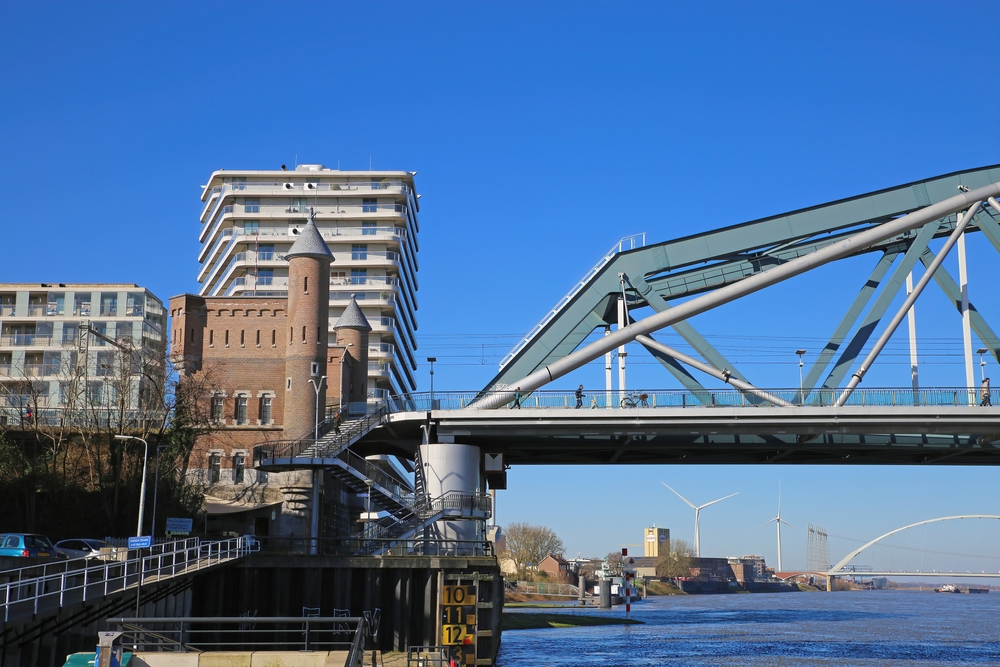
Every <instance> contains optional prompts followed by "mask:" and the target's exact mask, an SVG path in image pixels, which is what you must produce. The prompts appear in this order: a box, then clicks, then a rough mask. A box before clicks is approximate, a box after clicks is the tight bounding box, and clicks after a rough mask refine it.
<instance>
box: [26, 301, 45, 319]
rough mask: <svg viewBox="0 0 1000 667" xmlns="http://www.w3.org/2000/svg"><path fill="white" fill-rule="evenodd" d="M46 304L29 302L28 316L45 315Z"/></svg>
mask: <svg viewBox="0 0 1000 667" xmlns="http://www.w3.org/2000/svg"><path fill="white" fill-rule="evenodd" d="M45 311H46V305H45V304H44V303H42V304H38V303H31V304H28V317H45V314H46V313H45Z"/></svg>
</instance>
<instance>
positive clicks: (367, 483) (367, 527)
mask: <svg viewBox="0 0 1000 667" xmlns="http://www.w3.org/2000/svg"><path fill="white" fill-rule="evenodd" d="M365 486H367V487H368V511H367V512H365V539H366V541H367V540H368V539H370V538H371V534H372V529H371V523H372V487H373V486H375V480H374V479H371V478H369V477H366V478H365ZM366 546H367V545H366Z"/></svg>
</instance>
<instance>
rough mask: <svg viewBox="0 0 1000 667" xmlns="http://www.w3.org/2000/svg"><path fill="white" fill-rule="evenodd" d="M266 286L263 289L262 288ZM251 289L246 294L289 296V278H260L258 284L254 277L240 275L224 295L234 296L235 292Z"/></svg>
mask: <svg viewBox="0 0 1000 667" xmlns="http://www.w3.org/2000/svg"><path fill="white" fill-rule="evenodd" d="M262 287H263V288H265V289H264V290H263V291H261V288H262ZM246 290H250V293H248V294H246V295H245V296H287V294H288V279H287V278H283V279H278V280H276V279H271V280H266V279H263V278H261V279H258V280H257V283H256V285H255V284H254V280H253V278H252V277H250V278H247V277H245V276H240V277H239V278H236V279H235V280H233V282H232V284H230V285H229V287H228V288H226V291H225V293H224V294H223V295H222V296H232V295H233V294H234V293H235V292H243V291H246Z"/></svg>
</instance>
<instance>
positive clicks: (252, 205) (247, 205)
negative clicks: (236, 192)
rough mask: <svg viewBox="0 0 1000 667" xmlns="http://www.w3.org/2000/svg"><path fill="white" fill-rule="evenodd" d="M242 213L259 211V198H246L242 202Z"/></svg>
mask: <svg viewBox="0 0 1000 667" xmlns="http://www.w3.org/2000/svg"><path fill="white" fill-rule="evenodd" d="M243 212H244V213H260V200H259V199H246V200H244V204H243Z"/></svg>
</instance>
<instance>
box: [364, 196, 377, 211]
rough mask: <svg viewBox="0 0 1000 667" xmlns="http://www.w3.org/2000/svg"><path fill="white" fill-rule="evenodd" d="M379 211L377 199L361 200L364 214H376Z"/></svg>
mask: <svg viewBox="0 0 1000 667" xmlns="http://www.w3.org/2000/svg"><path fill="white" fill-rule="evenodd" d="M377 210H378V200H376V199H368V198H365V199H362V200H361V211H362V212H363V213H374V212H375V211H377Z"/></svg>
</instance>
